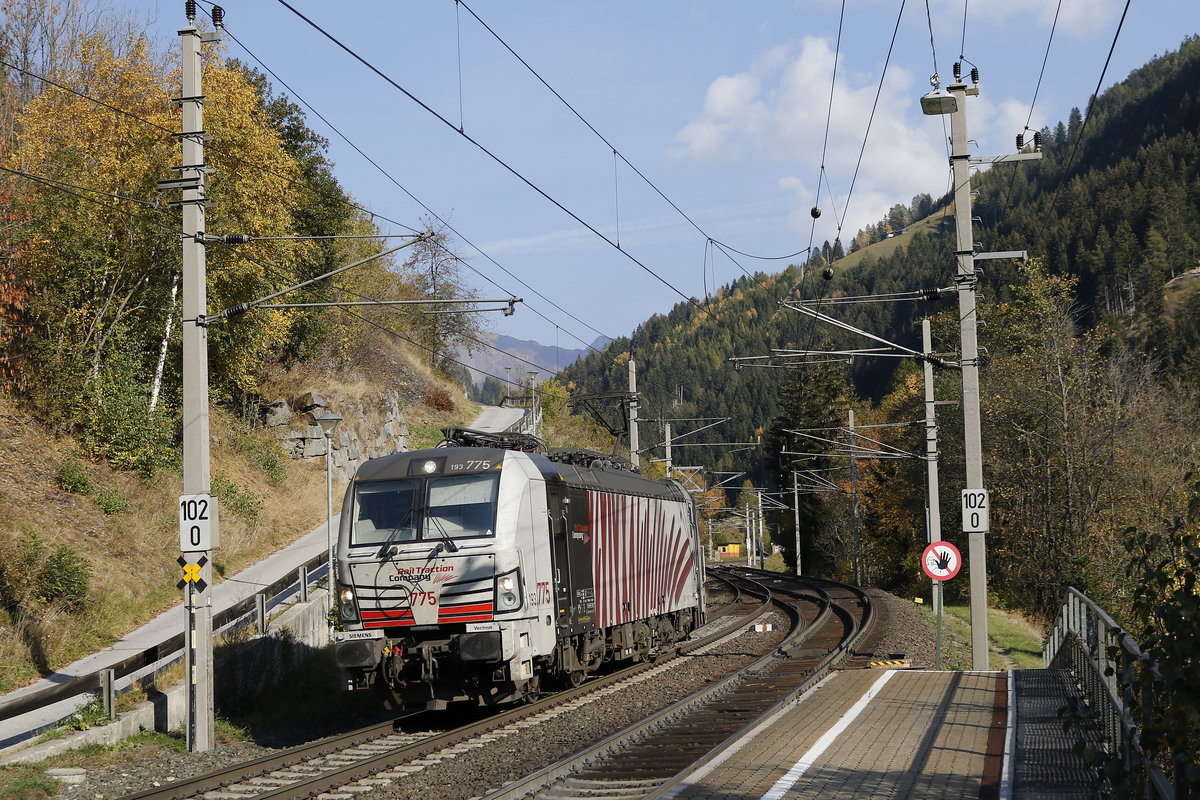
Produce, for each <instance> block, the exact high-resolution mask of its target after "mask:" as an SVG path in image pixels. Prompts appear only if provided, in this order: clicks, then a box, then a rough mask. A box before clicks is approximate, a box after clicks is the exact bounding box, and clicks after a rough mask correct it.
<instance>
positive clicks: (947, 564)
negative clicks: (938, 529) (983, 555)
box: [921, 542, 962, 581]
mask: <svg viewBox="0 0 1200 800" xmlns="http://www.w3.org/2000/svg"><path fill="white" fill-rule="evenodd" d="M961 567H962V554H961V553H959V552H958V548H957V547H955V546H954V545H952V544H950V543H949V542H934V543H933V544H931V545H929V546H928V547H926V548H925V552H924V553H922V554H921V569H922V570H924V571H925V574H926V575H928V576H929V577H930V578H933V579H934V580H935V581H948V580H950V579H951V578H953V577H954V576H955V575H957V574H958V570H959V569H960V568H961Z"/></svg>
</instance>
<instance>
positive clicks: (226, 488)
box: [212, 473, 262, 524]
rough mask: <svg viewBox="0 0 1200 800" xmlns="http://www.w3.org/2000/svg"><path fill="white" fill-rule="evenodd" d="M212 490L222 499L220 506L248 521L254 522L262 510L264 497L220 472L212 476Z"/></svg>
mask: <svg viewBox="0 0 1200 800" xmlns="http://www.w3.org/2000/svg"><path fill="white" fill-rule="evenodd" d="M212 492H213V494H215V495H217V496H218V497H219V498H220V500H219V503H220V506H219V507H220V508H222V509H224V510H226V511H228V512H230V513H231V514H236V515H237V516H239V517H241V518H242V519H243V520H245V521H246V522H249V523H250V524H254V523H255V522H257V521H258V515H259V513H260V512H261V511H262V499H261V498H259V497H258V495H256V494H255V493H254V492H251V491H249V490H247V489H243V488H242V487H240V486H238V485H237V484H236V483H234V482H233V481H231V480H229V479H228V478H226V477H225V476H224V475H221V474H220V473H217V474H214V475H213V476H212Z"/></svg>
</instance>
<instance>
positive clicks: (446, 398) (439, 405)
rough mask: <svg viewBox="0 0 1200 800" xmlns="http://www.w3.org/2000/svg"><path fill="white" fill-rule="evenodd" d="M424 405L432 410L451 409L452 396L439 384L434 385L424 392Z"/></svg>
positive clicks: (452, 406)
mask: <svg viewBox="0 0 1200 800" xmlns="http://www.w3.org/2000/svg"><path fill="white" fill-rule="evenodd" d="M425 405H427V406H429V407H430V408H432V409H433V410H434V411H453V410H454V398H453V397H451V396H450V393H449V392H448V391H446V390H445V389H443V388H441V387H440V386H435V387H433V388H432V389H430V390H429V391H428V392H426V393H425Z"/></svg>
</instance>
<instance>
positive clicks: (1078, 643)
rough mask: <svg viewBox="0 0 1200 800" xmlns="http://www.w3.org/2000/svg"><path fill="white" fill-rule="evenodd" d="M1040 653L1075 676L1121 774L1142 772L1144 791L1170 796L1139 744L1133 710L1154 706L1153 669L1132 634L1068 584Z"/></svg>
mask: <svg viewBox="0 0 1200 800" xmlns="http://www.w3.org/2000/svg"><path fill="white" fill-rule="evenodd" d="M1042 659H1043V662H1044V663H1045V665H1046V666H1047V667H1049V668H1054V669H1063V670H1067V671H1068V672H1070V673H1071V674H1072V675H1073V676H1074V678H1075V681H1076V683H1077V685H1078V687H1079V689H1080V691H1081V692H1082V693H1083V697H1084V701H1085V702H1086V703H1087V704H1088V706H1089V707H1090V708H1091V710H1092V711H1093V712H1094V713H1095V714H1096V715H1097V717H1098V723H1099V727H1100V735H1101V737H1102V747H1103V748H1104V749H1105V751H1106V752H1107V753H1108V754H1109V755H1110V756H1117V757H1119V758H1120V759H1121V763H1122V764H1123V766H1124V770H1125V774H1127V775H1134V774H1143V775H1144V776H1145V784H1144V786H1143V793H1144V795H1145V796H1146V797H1154V798H1174V797H1175V790H1174V787H1173V786H1172V785H1171V782H1170V781H1169V780H1168V779H1167V776H1166V774H1165V773H1164V772H1163V770H1162V769H1161V767H1160V766H1159V765H1158V764H1157V763H1156V762H1155V761H1154V760H1153V759H1152V758H1150V757H1149V756H1147V755H1146V752H1145V750H1144V748H1143V747H1142V745H1141V730H1140V728H1139V725H1138V718H1137V717H1136V716H1135V714H1137V715H1138V716H1141V717H1142V719H1146V717H1147V716H1148V715H1149V714H1150V713H1151V710H1152V709H1153V708H1154V685H1155V683H1156V681H1157V679H1158V670H1157V668H1156V666H1155V665H1154V663H1153V662H1151V661H1150V659H1149V657H1148V656H1146V655H1145V654H1144V653H1142V650H1141V648H1140V647H1139V646H1138V643H1137V642H1136V641H1134V640H1133V637H1131V636H1129V635H1128V634H1127V633H1125V632H1124V631H1123V630H1122V629H1121V626H1120V625H1118V624H1117V623H1116V621H1115V620H1113V618H1112V617H1110V616H1109V615H1108V614H1107V613H1106V612H1105V611H1104V609H1102V608H1100V606H1098V605H1096V603H1095V602H1093V601H1092V600H1091V599H1090V598H1089V597H1088V596H1087V595H1085V594H1083V593H1082V592H1080V591H1079V590H1077V589H1074V588H1068V589H1067V600H1066V603H1064V604H1063V608H1062V613H1061V614H1060V615H1059V619H1058V622H1056V623H1055V626H1054V630H1053V631H1051V633H1050V637H1049V638H1048V639H1047V641H1046V645H1045V647H1044V648H1043V651H1042ZM1135 686H1140V687H1141V696H1140V697H1135V695H1134V691H1135V688H1134V687H1135Z"/></svg>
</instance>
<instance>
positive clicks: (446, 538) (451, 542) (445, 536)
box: [425, 514, 458, 555]
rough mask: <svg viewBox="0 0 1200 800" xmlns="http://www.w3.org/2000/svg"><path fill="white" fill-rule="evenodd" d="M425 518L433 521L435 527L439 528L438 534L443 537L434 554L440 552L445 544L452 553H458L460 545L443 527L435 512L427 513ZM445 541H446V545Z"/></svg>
mask: <svg viewBox="0 0 1200 800" xmlns="http://www.w3.org/2000/svg"><path fill="white" fill-rule="evenodd" d="M425 519H427V520H428V521H430V522H432V523H433V525H434V527H435V528H437V532H438V534H439V535H440V536H441V537H442V541H441V542H438V543H437V546H436V547H435V549H434V555H437V553H440V552H441V549H442V547H443V546H444V547H445V548H446V549H447V550H449V551H450V552H451V553H457V552H458V545H456V544H455V543H454V540H453V539H451V538H450V534H448V533H446V529H445V528H443V527H442V523H441V522H440V521H438V518H437V516H436V515H435V514H427V515H426V516H425ZM443 542H444V543H445V544H444V545H443Z"/></svg>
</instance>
